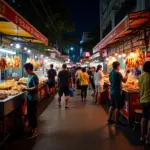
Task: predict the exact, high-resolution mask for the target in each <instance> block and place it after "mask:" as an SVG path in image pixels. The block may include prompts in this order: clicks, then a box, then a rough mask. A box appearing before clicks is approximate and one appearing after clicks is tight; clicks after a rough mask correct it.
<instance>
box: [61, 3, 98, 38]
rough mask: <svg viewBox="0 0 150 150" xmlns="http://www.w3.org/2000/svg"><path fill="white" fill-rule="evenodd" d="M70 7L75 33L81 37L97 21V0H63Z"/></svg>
mask: <svg viewBox="0 0 150 150" xmlns="http://www.w3.org/2000/svg"><path fill="white" fill-rule="evenodd" d="M63 2H65V5H64V6H66V7H69V8H71V9H72V14H73V22H74V25H75V29H76V31H75V33H74V34H75V35H78V36H80V37H82V33H83V32H88V31H90V30H91V29H92V27H94V26H95V24H96V23H98V22H99V0H63Z"/></svg>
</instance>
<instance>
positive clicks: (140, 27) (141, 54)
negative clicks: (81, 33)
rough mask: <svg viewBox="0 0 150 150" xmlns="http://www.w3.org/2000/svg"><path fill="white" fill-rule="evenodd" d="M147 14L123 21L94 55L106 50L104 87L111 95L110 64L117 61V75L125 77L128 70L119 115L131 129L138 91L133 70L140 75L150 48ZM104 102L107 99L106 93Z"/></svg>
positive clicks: (149, 23) (134, 14)
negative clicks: (118, 70)
mask: <svg viewBox="0 0 150 150" xmlns="http://www.w3.org/2000/svg"><path fill="white" fill-rule="evenodd" d="M149 38H150V11H142V12H135V13H132V14H129V15H128V16H127V17H125V18H124V19H123V20H122V21H121V22H120V23H119V24H118V26H116V28H115V29H113V30H112V31H111V32H110V33H109V34H108V35H107V36H106V37H105V38H104V39H103V40H102V41H101V42H100V43H98V44H97V45H96V46H95V47H94V49H93V52H94V53H96V52H97V51H100V50H104V49H106V48H107V54H108V56H107V57H106V58H105V61H104V63H105V64H106V65H107V73H108V74H107V75H106V76H105V78H104V79H105V84H106V85H107V87H108V89H107V90H108V91H110V83H109V77H108V76H109V73H110V72H111V70H112V63H113V62H114V61H119V62H120V65H121V70H120V72H121V73H122V74H123V75H124V74H125V72H126V70H128V69H129V70H130V74H129V79H128V81H127V83H125V84H123V85H122V86H123V96H124V108H123V109H122V110H121V114H122V115H123V116H124V117H125V118H126V119H127V120H128V122H129V124H130V125H131V124H132V122H133V120H134V113H135V110H136V109H140V108H141V107H140V91H139V86H138V78H137V77H138V76H137V75H136V70H137V69H138V70H139V71H140V72H142V66H143V64H144V62H145V61H146V59H145V57H146V54H147V57H148V53H149V52H148V51H149V47H150V42H149ZM107 97H108V98H107V100H108V99H110V94H109V92H108V96H107Z"/></svg>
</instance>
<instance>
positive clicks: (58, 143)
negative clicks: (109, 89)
mask: <svg viewBox="0 0 150 150" xmlns="http://www.w3.org/2000/svg"><path fill="white" fill-rule="evenodd" d="M89 99H90V100H89ZM48 101H49V100H47V102H48ZM44 103H45V101H44ZM44 103H43V104H40V106H42V107H43V108H44V107H45V104H44ZM64 107H65V103H64V101H63V103H62V108H58V105H57V98H56V99H55V100H53V101H52V102H51V103H50V104H49V106H48V107H47V108H46V110H45V111H44V112H43V113H42V114H41V115H40V117H39V118H38V123H39V136H38V137H36V138H35V139H30V140H18V139H17V140H14V139H13V140H11V139H10V140H8V141H6V142H5V144H4V145H3V146H2V147H1V148H0V149H1V150H10V149H14V150H20V149H21V150H149V149H148V148H147V149H144V147H143V146H139V145H136V144H137V143H138V142H135V140H133V141H132V140H131V141H129V140H128V139H127V137H125V135H124V134H123V131H122V130H121V129H118V130H116V129H115V127H114V125H111V126H108V125H107V123H106V122H107V112H105V110H104V108H103V107H101V106H96V105H94V104H93V101H92V99H91V97H89V98H88V101H87V102H86V103H81V102H80V97H79V96H75V97H74V98H72V99H70V107H69V109H68V110H66V109H65V108H64ZM40 109H41V108H40ZM132 136H133V138H134V136H135V135H132ZM128 138H129V137H128ZM129 139H130V138H129ZM136 140H138V141H139V139H138V137H137V138H136ZM130 142H131V144H130ZM132 142H133V143H132ZM134 142H135V143H134ZM134 144H135V145H134Z"/></svg>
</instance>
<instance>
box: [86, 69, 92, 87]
mask: <svg viewBox="0 0 150 150" xmlns="http://www.w3.org/2000/svg"><path fill="white" fill-rule="evenodd" d="M87 73H88V75H89V81H90V84H89V90H91V80H92V68H91V67H89V69H88V72H87Z"/></svg>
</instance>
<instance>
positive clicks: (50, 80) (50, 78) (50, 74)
mask: <svg viewBox="0 0 150 150" xmlns="http://www.w3.org/2000/svg"><path fill="white" fill-rule="evenodd" d="M47 76H48V87H49V90H50V94H51V95H52V96H54V95H55V77H56V70H54V69H53V64H51V65H50V69H49V70H48V72H47Z"/></svg>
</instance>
